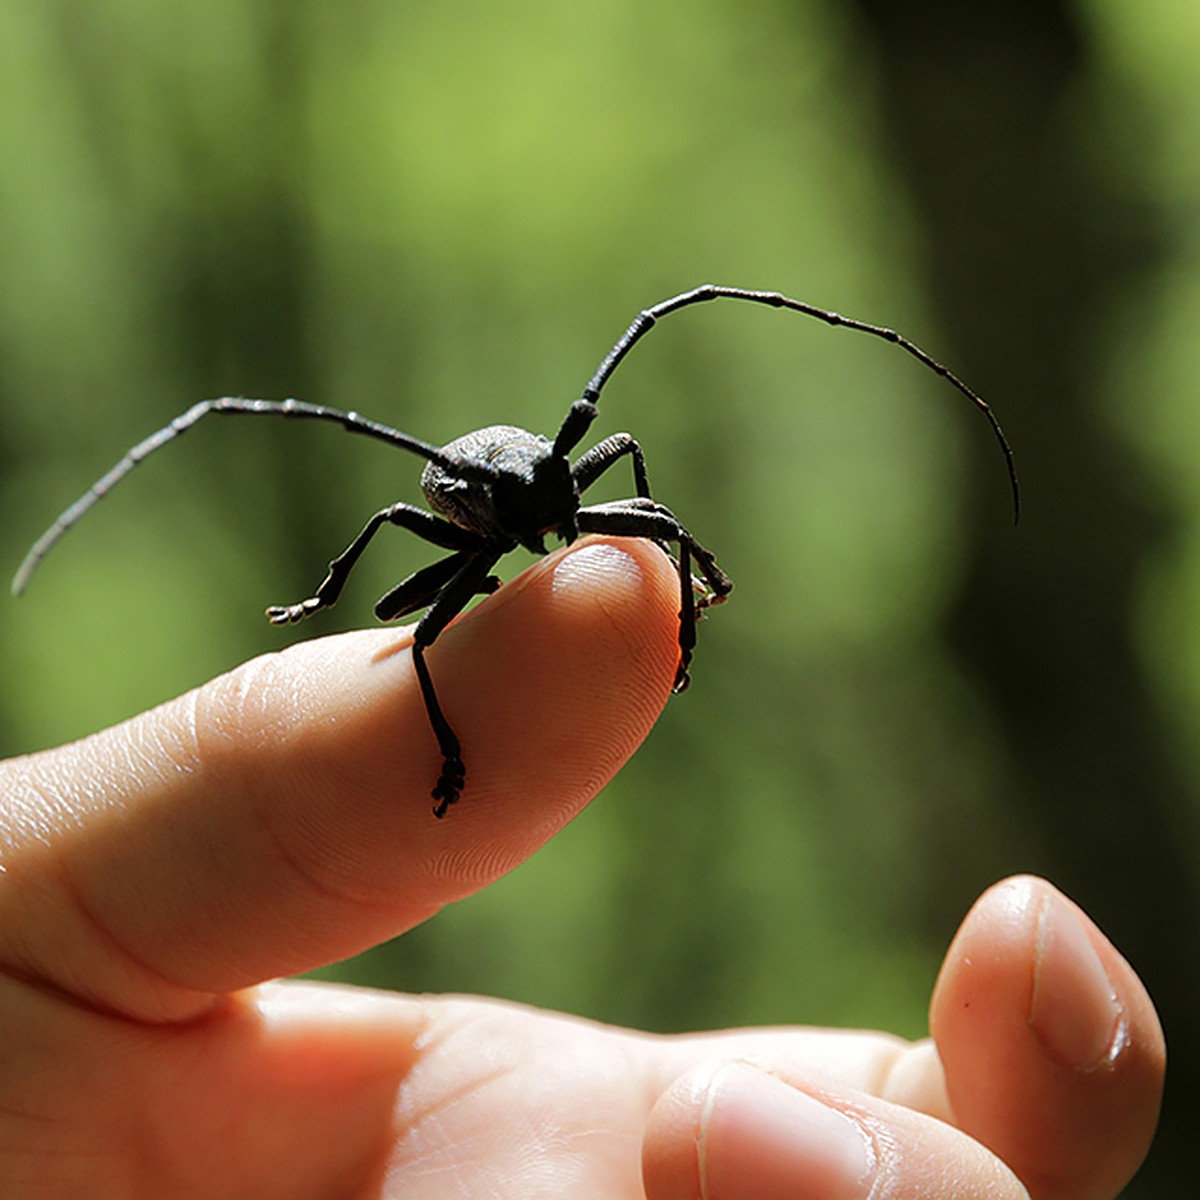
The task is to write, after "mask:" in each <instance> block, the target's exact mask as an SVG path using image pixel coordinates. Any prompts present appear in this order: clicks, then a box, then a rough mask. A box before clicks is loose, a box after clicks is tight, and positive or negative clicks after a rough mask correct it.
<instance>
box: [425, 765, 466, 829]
mask: <svg viewBox="0 0 1200 1200" xmlns="http://www.w3.org/2000/svg"><path fill="white" fill-rule="evenodd" d="M466 780H467V769H466V767H465V766H463V760H462V759H461V758H458V757H457V756H455V757H453V758H447V759H446V760H445V761H444V762H443V763H442V773H441V775H439V776H438V781H437V786H436V787H435V788H434V789H433V791H432V792H431V793H430V795H431V796H432V797H433V798H434V799H435V800H436V801H437V803H436V804H435V805H434V806H433V815H434V816H435V817H438V818H439V819H440V818H442V817H444V816H445V815H446V810H447V809H448V808H449V807H450V805H452V804H453V803H455V801H457V800H458V797H459V795H460V794H461V793H462V789H463V787H464V786H465V785H466Z"/></svg>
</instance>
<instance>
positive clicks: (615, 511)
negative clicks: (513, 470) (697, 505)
mask: <svg viewBox="0 0 1200 1200" xmlns="http://www.w3.org/2000/svg"><path fill="white" fill-rule="evenodd" d="M579 529H580V531H581V532H583V533H603V534H608V535H609V536H610V537H642V538H650V539H651V540H652V541H655V542H658V543H659V544H660V545H662V544H663V543H670V542H674V543H675V544H676V545H677V546H678V547H679V561H678V564H677V569H678V571H679V669H678V671H677V673H676V676H675V688H674V690H675V691H676V692H682V691H684V690H685V689H686V688H687V686H688V683H689V676H688V667H689V665H690V664H691V661H692V651H693V650H694V649H695V647H696V620H697V610H698V609H703V608H707V607H709V606H710V605H713V604H720V603H722V602H723V601H724V600H725V597H726V596H728V595H729V593H730V592H731V591H733V580H732V579H730V578H729V576H728V575H726V574H725V572H724V571H722V570H721V568H720V567H719V566H717V560H716V559H715V558H714V557H713V555H712V553H711V552H710V551H708V550H706V549H705V548H704V547H703V546H702V545H700V543H699V542H698V541H696V539H695V538H694V537H692V535H691V534H690V533H689V532H688V531H687V530H686V529H685V528H684V527H683V525H682V524H681V523H680V521H679V518H678V517H676V516H675V514H674V513H673V512H672V511H671V510H670V509H669V508H667V507H666V506H665V505H663V504H657V503H655V502H654V501H653V500H651V499H649V498H648V497H645V496H639V497H635V498H632V499H629V500H615V501H612V502H611V503H608V504H596V505H592V506H590V507H588V508H581V509H580V510H579ZM693 560H695V563H696V566H697V568H698V569H699V571H700V574H701V575H702V576H703V577H704V583H705V585H707V591H706V593H705V595H703V596H702V597H701V598H700V599H699V600H697V599H696V596H695V593H694V591H693V580H692V569H691V567H692V561H693Z"/></svg>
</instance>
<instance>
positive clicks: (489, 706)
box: [0, 540, 1164, 1200]
mask: <svg viewBox="0 0 1200 1200" xmlns="http://www.w3.org/2000/svg"><path fill="white" fill-rule="evenodd" d="M677 607H678V587H677V584H676V582H675V579H674V576H673V573H672V570H671V567H670V564H669V563H668V562H667V560H666V558H665V556H663V555H662V554H661V552H660V551H658V550H657V549H656V548H655V547H653V546H651V545H648V544H645V543H640V542H631V541H622V542H614V543H607V542H604V541H597V540H589V541H585V542H582V543H579V544H577V545H576V546H575V547H574V548H572V549H571V550H569V551H566V552H564V553H560V554H556V555H552V556H551V557H550V558H548V559H544V560H541V561H539V563H538V564H537V565H536V566H535V567H534V568H532V569H531V571H529V572H526V573H525V574H524V575H523V576H522V577H521V578H520V579H518V580H516V581H514V582H513V583H512V584H509V585H506V586H505V587H504V588H503V589H501V591H500V592H498V593H497V594H496V595H495V596H492V597H490V598H488V599H487V600H485V601H484V602H482V603H481V605H480V606H478V607H477V608H476V609H475V610H474V611H473V612H472V613H471V614H469V615H468V616H466V617H465V618H463V619H461V620H460V621H458V622H457V623H456V624H455V625H454V626H452V627H451V628H450V629H449V630H447V632H446V633H445V634H444V636H443V637H442V638H441V639H439V641H438V643H437V645H436V646H435V647H434V649H433V650H432V651H431V653H430V655H429V660H430V665H431V668H432V670H433V672H434V673H435V676H436V678H437V682H438V688H439V693H440V694H441V695H442V696H443V697H444V700H445V703H446V704H447V706H452V708H453V711H454V713H455V720H456V722H457V724H458V726H459V728H460V729H461V730H462V733H463V736H464V742H465V743H468V739H469V743H468V744H469V746H470V756H469V759H468V770H469V772H470V774H469V776H468V785H467V790H466V792H465V793H464V795H463V798H462V800H461V802H460V803H459V804H458V805H457V806H455V808H453V809H452V810H451V812H450V813H449V815H448V816H447V817H446V819H445V820H443V821H438V820H435V819H434V818H433V817H432V815H431V813H430V803H431V802H430V800H429V795H428V793H429V789H430V786H431V780H432V779H433V778H434V777H435V776H436V774H437V770H438V761H439V760H438V752H437V748H436V745H435V744H434V742H433V739H432V738H431V736H430V733H429V729H428V726H427V723H426V718H425V713H424V711H423V709H422V705H421V699H420V695H419V693H418V690H417V684H416V680H415V677H414V675H413V671H412V660H411V656H410V655H409V654H408V653H406V652H404V651H405V649H406V647H407V645H408V638H409V633H408V632H407V631H406V630H403V629H378V630H370V631H365V632H358V633H352V634H346V635H340V636H337V637H332V638H321V639H317V640H314V641H311V642H307V643H304V644H301V645H298V646H296V647H294V648H292V649H290V650H287V651H285V652H284V653H282V654H278V655H271V656H268V657H266V658H262V659H258V660H255V661H254V662H251V663H249V664H247V665H246V666H244V667H242V668H240V669H239V670H237V671H235V672H233V673H232V674H230V675H227V676H224V677H222V678H220V679H217V680H215V681H214V682H213V683H210V684H208V685H206V686H205V687H202V688H199V689H197V690H196V691H194V692H191V693H189V694H188V695H186V696H184V697H182V698H181V699H179V700H177V701H174V702H172V703H170V704H167V705H164V706H163V707H161V708H158V709H156V710H154V711H153V712H150V713H148V714H145V715H143V716H140V717H138V718H135V719H134V720H132V721H130V722H127V723H126V724H124V725H121V726H118V727H116V728H114V729H111V730H108V731H105V732H103V733H100V734H97V735H96V736H94V737H91V738H88V739H86V740H85V741H83V742H79V743H76V744H74V745H71V746H67V747H64V748H62V749H59V750H52V751H46V752H44V753H41V754H36V755H31V756H28V757H26V758H22V759H16V760H13V761H10V762H8V763H4V764H0V824H2V826H3V833H4V836H3V841H2V843H0V845H2V853H3V859H2V862H0V865H2V867H3V872H2V873H0V1063H3V1070H0V1193H2V1194H3V1195H4V1196H5V1197H7V1198H9V1200H28V1198H37V1200H43V1198H47V1200H48V1198H59V1197H62V1198H68V1197H69V1198H72V1200H74V1198H76V1197H79V1196H87V1197H89V1200H109V1198H115V1197H121V1198H139V1200H140V1198H142V1197H146V1198H151V1197H153V1198H155V1200H158V1198H161V1197H172V1198H173V1200H192V1198H201V1197H203V1198H209V1197H211V1198H213V1200H241V1198H246V1200H273V1198H275V1197H278V1198H280V1200H283V1198H285V1197H286V1198H287V1200H379V1198H382V1197H405V1198H424V1197H437V1198H439V1200H441V1198H445V1197H471V1196H486V1197H489V1200H491V1198H495V1197H501V1198H508V1197H511V1198H512V1200H537V1198H540V1197H554V1198H555V1200H558V1198H560V1197H568V1196H569V1197H574V1198H583V1200H592V1198H595V1200H600V1198H604V1200H635V1198H642V1197H645V1198H647V1200H693V1198H700V1197H703V1198H704V1200H733V1198H735V1197H754V1198H756V1200H775V1198H776V1197H780V1198H782V1197H791V1198H795V1197H801V1196H803V1197H805V1200H826V1198H829V1200H833V1198H837V1200H853V1198H855V1197H870V1198H871V1200H900V1198H902V1197H903V1198H912V1200H916V1198H918V1197H920V1198H921V1200H975V1198H979V1200H984V1198H985V1197H986V1198H987V1200H1018V1198H1021V1197H1026V1196H1032V1197H1034V1198H1035V1200H1105V1198H1109V1200H1111V1198H1112V1197H1114V1196H1115V1195H1116V1194H1117V1192H1118V1191H1119V1190H1120V1188H1121V1186H1122V1185H1123V1183H1124V1182H1125V1181H1126V1180H1127V1179H1128V1177H1129V1176H1130V1175H1131V1174H1132V1173H1133V1172H1134V1171H1135V1170H1136V1168H1137V1165H1138V1164H1139V1163H1140V1162H1141V1160H1142V1158H1143V1156H1144V1154H1145V1152H1146V1149H1147V1146H1148V1144H1149V1140H1150V1137H1151V1134H1152V1132H1153V1129H1154V1124H1155V1120H1156V1117H1157V1111H1158V1104H1159V1097H1160V1092H1161V1086H1162V1074H1163V1062H1164V1049H1163V1039H1162V1033H1161V1030H1160V1028H1159V1024H1158V1021H1157V1019H1156V1017H1155V1014H1154V1009H1153V1007H1152V1005H1151V1003H1150V1000H1149V999H1148V997H1147V995H1146V993H1145V991H1144V989H1143V988H1142V986H1141V984H1140V983H1139V981H1138V979H1137V977H1136V975H1135V974H1134V972H1133V971H1132V969H1131V968H1130V967H1129V966H1128V964H1127V963H1126V962H1125V961H1124V960H1123V959H1122V958H1121V957H1120V956H1119V955H1118V954H1117V952H1116V951H1115V950H1114V949H1113V948H1112V947H1111V946H1110V945H1109V943H1108V942H1107V941H1106V940H1105V938H1104V936H1103V935H1102V934H1101V933H1100V932H1099V931H1098V930H1097V929H1096V927H1095V926H1094V925H1093V924H1092V923H1091V922H1090V921H1089V920H1088V919H1087V917H1085V916H1084V915H1083V914H1082V913H1081V912H1080V911H1079V910H1078V909H1077V908H1076V907H1075V906H1074V905H1073V904H1071V903H1070V902H1069V901H1067V900H1066V899H1064V898H1062V897H1061V896H1060V895H1059V893H1057V892H1056V891H1055V889H1054V888H1053V887H1052V886H1051V885H1050V884H1048V883H1046V882H1044V881H1041V880H1036V879H1029V878H1019V879H1013V880H1008V881H1005V882H1004V883H1002V884H1000V885H998V886H996V887H994V888H992V889H991V890H989V891H988V892H987V893H985V895H984V896H983V897H982V898H981V899H980V901H979V902H978V903H977V904H976V906H975V907H974V908H973V909H972V911H971V913H970V914H969V915H968V916H967V918H966V920H965V922H964V924H963V926H962V928H961V930H960V932H959V934H958V936H957V938H956V939H955V940H954V942H953V944H952V945H951V947H950V949H949V952H948V954H947V957H946V960H945V964H944V966H943V969H942V972H941V975H940V977H939V979H938V981H937V984H936V987H935V988H934V992H933V998H932V1004H931V1029H932V1035H933V1036H932V1039H929V1040H924V1041H920V1042H917V1043H907V1042H903V1041H901V1040H899V1039H897V1038H894V1037H891V1036H889V1035H887V1034H884V1033H874V1032H845V1031H832V1030H821V1029H809V1028H799V1027H797V1028H779V1029H766V1030H732V1031H728V1032H720V1033H707V1034H696V1035H679V1036H673V1037H658V1036H649V1035H646V1034H643V1033H638V1032H635V1031H630V1030H622V1029H615V1028H609V1027H605V1026H600V1025H596V1024H593V1023H590V1022H586V1021H582V1020H579V1019H576V1018H573V1017H570V1016H563V1015H558V1014H553V1013H547V1012H540V1011H536V1010H532V1009H527V1008H521V1007H517V1006H514V1005H509V1004H504V1003H500V1002H497V1001H491V1000H487V999H476V998H463V997H440V996H404V995H392V994H385V993H379V992H372V991H366V990H356V989H351V988H343V987H335V986H332V985H320V984H313V983H299V982H269V981H271V980H276V979H278V978H279V977H281V976H286V975H288V974H292V973H295V972H297V971H301V970H303V969H305V968H308V967H311V966H314V965H316V964H319V963H325V962H329V961H331V960H335V959H338V958H342V957H346V956H348V955H351V954H353V953H355V952H356V951H359V950H361V949H363V948H364V947H367V946H370V945H373V944H375V943H377V942H379V941H381V940H383V939H385V938H388V937H391V936H393V935H395V934H397V933H400V932H402V931H403V930H405V929H408V928H410V927H412V926H413V925H415V924H417V923H419V922H421V921H423V920H425V919H427V918H429V917H430V916H432V915H433V914H434V913H435V912H436V911H437V910H438V909H439V908H440V907H442V906H443V905H445V904H446V903H448V902H450V901H452V900H456V899H459V898H461V897H463V896H466V895H468V894H470V893H472V892H475V891H477V890H479V889H481V888H483V887H485V886H487V884H489V883H490V882H492V881H493V880H495V879H496V878H497V877H499V876H500V875H502V874H504V873H505V872H506V871H508V870H510V869H511V868H512V867H514V866H515V865H516V864H517V863H519V862H521V861H522V860H523V859H524V858H526V857H527V856H528V855H530V854H532V853H533V852H534V851H535V850H536V849H537V848H538V847H539V846H540V845H541V844H542V843H543V842H545V841H546V840H547V839H548V838H549V837H550V836H552V835H553V833H554V832H556V831H557V830H558V829H559V828H561V826H562V825H563V824H565V823H566V822H567V821H568V820H570V818H571V817H572V816H574V815H575V814H576V813H577V812H578V811H579V810H580V809H581V808H582V807H583V806H584V805H585V804H587V803H588V801H589V800H591V799H592V798H593V796H594V795H595V794H596V792H597V791H598V790H599V789H600V788H601V787H602V786H603V784H604V783H605V781H607V780H608V779H609V778H610V777H611V776H612V775H613V774H614V773H615V772H616V771H617V770H618V769H619V768H620V766H621V765H622V763H623V762H624V761H625V759H626V758H627V757H628V756H629V754H631V753H632V752H633V750H634V749H635V748H636V746H637V745H638V744H639V743H640V742H641V740H642V739H643V738H644V737H645V736H646V734H647V733H648V732H649V729H650V727H651V725H652V724H653V722H654V720H655V718H656V716H657V715H658V712H659V710H660V709H661V707H662V705H663V704H664V703H665V701H666V699H667V696H668V694H669V693H670V690H671V684H672V682H673V680H674V677H675V667H676V660H677V646H676V641H675V637H676V615H675V614H676V609H677ZM514 654H517V655H519V658H518V659H516V660H514V657H513V656H514ZM517 668H519V669H517ZM496 696H503V697H504V701H505V702H504V703H503V704H502V705H497V704H495V703H494V697H496ZM580 714H586V719H580ZM668 799H669V798H668ZM796 952H797V953H803V947H797V948H796Z"/></svg>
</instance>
